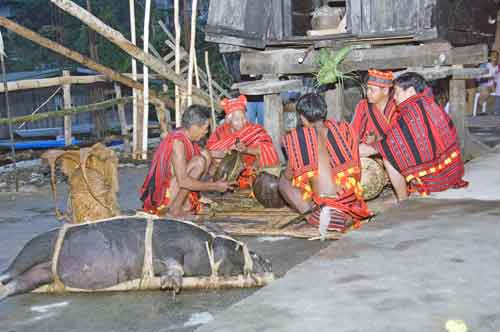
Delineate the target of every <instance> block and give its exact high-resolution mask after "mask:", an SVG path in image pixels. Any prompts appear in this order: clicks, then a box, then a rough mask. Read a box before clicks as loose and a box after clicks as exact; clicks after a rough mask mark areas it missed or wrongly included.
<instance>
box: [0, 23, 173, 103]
mask: <svg viewBox="0 0 500 332" xmlns="http://www.w3.org/2000/svg"><path fill="white" fill-rule="evenodd" d="M0 26H3V27H5V28H6V29H8V30H10V31H12V32H14V33H16V34H18V35H20V36H21V37H24V38H26V39H28V40H31V41H32V42H34V43H36V44H38V45H40V46H42V47H45V48H48V49H50V50H51V51H53V52H55V53H58V54H60V55H62V56H65V57H66V58H68V59H71V60H73V61H75V62H78V63H80V64H81V65H83V66H85V67H88V68H90V69H93V70H95V71H98V72H100V73H102V74H104V75H106V76H107V77H109V78H110V79H111V80H113V81H117V82H120V83H122V84H123V85H126V86H128V87H131V88H135V89H137V90H141V91H142V89H143V87H142V84H140V83H139V82H136V81H134V80H132V79H130V78H129V77H127V76H125V75H122V74H120V73H118V72H116V71H114V70H113V69H111V68H108V67H106V66H103V65H101V64H99V63H97V62H95V61H93V60H92V59H90V58H88V57H86V56H84V55H82V54H80V53H78V52H75V51H73V50H71V49H69V48H67V47H64V46H62V45H60V44H58V43H56V42H53V41H52V40H50V39H47V38H45V37H42V36H41V35H39V34H37V33H36V32H33V31H31V30H29V29H26V28H25V27H23V26H20V25H19V24H17V23H15V22H13V21H11V20H9V19H7V18H5V17H3V16H0ZM150 95H151V97H152V98H153V97H154V98H155V99H158V100H161V101H162V102H165V104H166V105H167V107H170V108H173V107H174V103H173V101H172V100H170V99H169V98H167V97H165V96H161V97H160V96H159V95H158V94H157V93H156V91H154V92H153V91H150Z"/></svg>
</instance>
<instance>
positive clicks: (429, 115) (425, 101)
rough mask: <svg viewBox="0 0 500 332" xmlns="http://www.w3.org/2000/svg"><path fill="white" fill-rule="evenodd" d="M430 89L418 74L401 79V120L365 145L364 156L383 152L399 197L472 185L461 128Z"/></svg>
mask: <svg viewBox="0 0 500 332" xmlns="http://www.w3.org/2000/svg"><path fill="white" fill-rule="evenodd" d="M428 91H429V88H428V87H427V83H426V81H425V79H424V78H423V77H422V76H420V75H419V74H417V73H405V74H402V75H401V76H399V77H398V78H397V79H395V80H394V99H395V101H396V103H397V104H398V110H399V119H398V120H397V122H396V124H395V125H394V126H392V127H391V128H390V129H389V130H388V131H387V133H386V136H385V138H383V139H382V140H380V141H379V142H376V143H374V144H373V145H366V144H361V145H360V149H359V150H360V154H361V156H370V155H373V154H380V155H381V156H382V158H383V160H384V165H385V168H386V170H387V173H388V175H389V178H390V179H391V182H392V185H393V187H394V189H395V191H396V195H397V197H398V199H399V200H404V199H407V198H408V191H410V192H419V193H421V194H422V195H427V194H428V193H430V192H438V191H444V190H446V189H449V188H460V187H465V186H467V182H466V181H464V180H462V177H463V175H464V163H463V161H462V158H461V153H460V145H459V143H458V137H457V131H456V129H455V126H454V125H453V122H452V120H451V118H450V117H449V116H448V114H446V112H445V111H444V110H443V109H442V108H441V107H440V106H439V105H437V104H436V102H435V100H434V98H433V97H432V95H431V94H429V92H428Z"/></svg>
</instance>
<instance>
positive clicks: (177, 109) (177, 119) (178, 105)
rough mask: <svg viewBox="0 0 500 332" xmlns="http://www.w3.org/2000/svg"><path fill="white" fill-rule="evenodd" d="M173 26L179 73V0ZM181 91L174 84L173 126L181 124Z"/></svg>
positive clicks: (176, 0) (175, 9)
mask: <svg viewBox="0 0 500 332" xmlns="http://www.w3.org/2000/svg"><path fill="white" fill-rule="evenodd" d="M174 28H175V73H176V74H177V75H180V73H181V52H180V49H181V25H180V23H179V0H174ZM181 118H182V110H181V91H180V88H179V85H177V84H176V85H175V126H176V127H180V126H181Z"/></svg>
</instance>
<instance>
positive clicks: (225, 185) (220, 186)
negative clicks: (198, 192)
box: [214, 181, 238, 193]
mask: <svg viewBox="0 0 500 332" xmlns="http://www.w3.org/2000/svg"><path fill="white" fill-rule="evenodd" d="M237 185H238V183H237V182H236V181H234V182H227V181H216V182H214V187H215V190H216V191H218V192H221V193H223V192H226V191H228V190H234V189H235V188H236V186H237Z"/></svg>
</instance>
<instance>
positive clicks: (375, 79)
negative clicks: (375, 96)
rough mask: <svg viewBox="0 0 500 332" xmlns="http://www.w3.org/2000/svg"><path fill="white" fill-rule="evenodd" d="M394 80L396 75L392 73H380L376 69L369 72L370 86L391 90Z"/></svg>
mask: <svg viewBox="0 0 500 332" xmlns="http://www.w3.org/2000/svg"><path fill="white" fill-rule="evenodd" d="M393 80H394V74H393V73H392V71H385V72H384V71H379V70H375V69H370V70H368V82H367V84H369V85H375V86H378V87H379V88H390V87H392V81H393Z"/></svg>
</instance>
